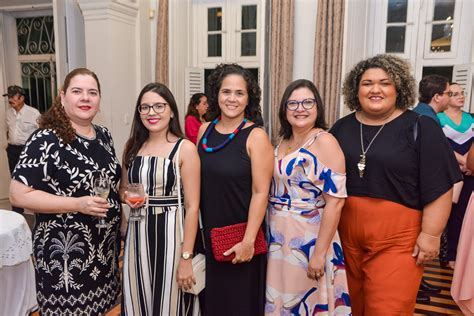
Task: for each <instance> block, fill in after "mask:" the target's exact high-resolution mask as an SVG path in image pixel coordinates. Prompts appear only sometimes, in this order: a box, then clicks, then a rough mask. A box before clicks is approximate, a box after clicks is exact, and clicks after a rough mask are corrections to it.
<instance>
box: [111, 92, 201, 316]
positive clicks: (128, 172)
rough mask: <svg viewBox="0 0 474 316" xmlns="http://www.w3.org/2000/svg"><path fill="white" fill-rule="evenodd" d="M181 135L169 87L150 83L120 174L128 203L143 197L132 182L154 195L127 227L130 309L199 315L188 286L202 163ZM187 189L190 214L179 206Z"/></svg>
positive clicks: (166, 315)
mask: <svg viewBox="0 0 474 316" xmlns="http://www.w3.org/2000/svg"><path fill="white" fill-rule="evenodd" d="M182 134H183V133H182V131H181V126H180V125H179V116H178V107H177V105H176V101H175V99H174V96H173V94H172V93H171V91H170V90H169V89H168V88H167V87H166V86H165V85H163V84H160V83H150V84H148V85H146V86H145V87H144V88H143V89H142V91H141V92H140V94H139V96H138V99H137V104H136V107H135V115H134V118H133V125H132V130H131V132H130V138H129V140H128V141H127V143H126V145H125V150H124V156H123V157H124V158H123V171H122V180H121V181H120V196H121V198H122V201H123V202H125V203H127V204H128V205H129V206H130V207H140V206H142V205H143V203H140V204H137V205H132V204H130V202H128V201H127V184H128V183H141V184H142V185H143V187H144V190H145V193H146V194H147V195H148V203H147V207H146V208H145V212H144V217H143V219H141V220H139V221H130V222H129V226H128V230H127V237H126V241H125V251H124V263H123V304H122V314H124V315H163V316H173V315H198V314H199V303H198V300H197V296H194V295H192V294H189V293H185V292H183V291H182V289H188V288H191V287H192V285H193V283H194V275H193V269H192V258H193V248H194V240H195V237H196V232H197V227H198V213H199V186H200V162H199V156H198V154H197V150H196V146H194V144H192V143H191V142H190V141H188V140H186V139H183V135H182ZM178 151H179V161H176V159H177V158H176V157H177V156H178ZM176 165H178V166H179V167H178V168H180V173H179V174H180V175H181V179H180V180H178V179H177V177H178V170H177V169H176V168H175V167H176ZM178 181H180V182H181V183H182V188H180V187H178ZM182 189H184V206H185V207H184V210H185V214H180V212H179V211H178V210H179V208H178V204H179V201H178V190H182ZM181 203H183V202H181ZM185 215H186V216H185ZM183 217H184V221H183V219H182V218H183ZM183 222H184V225H183ZM181 236H183V240H181Z"/></svg>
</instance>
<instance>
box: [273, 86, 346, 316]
mask: <svg viewBox="0 0 474 316" xmlns="http://www.w3.org/2000/svg"><path fill="white" fill-rule="evenodd" d="M279 117H280V124H281V129H280V136H282V141H281V142H280V145H278V146H277V147H276V148H275V165H274V171H273V180H272V187H271V190H270V200H269V203H270V212H269V226H270V245H269V258H268V270H267V291H266V292H267V293H266V300H267V301H266V306H265V313H266V315H315V314H317V315H349V314H351V308H350V302H349V293H348V287H347V279H346V271H345V266H344V256H343V254H342V247H341V243H340V240H339V235H338V233H337V231H336V228H337V224H338V222H339V217H340V214H341V208H342V206H343V205H344V198H345V197H346V186H345V184H346V175H345V167H344V155H343V154H342V151H341V149H340V148H339V145H338V143H337V141H336V140H335V139H334V137H333V136H332V135H330V134H328V133H327V132H325V131H324V130H323V128H325V125H326V123H325V121H324V108H323V105H322V100H321V97H320V96H319V93H318V91H317V89H316V87H315V86H314V84H313V83H312V82H310V81H308V80H297V81H294V82H293V83H291V84H290V85H289V86H288V87H287V89H286V91H285V93H284V94H283V98H282V101H281V104H280V110H279Z"/></svg>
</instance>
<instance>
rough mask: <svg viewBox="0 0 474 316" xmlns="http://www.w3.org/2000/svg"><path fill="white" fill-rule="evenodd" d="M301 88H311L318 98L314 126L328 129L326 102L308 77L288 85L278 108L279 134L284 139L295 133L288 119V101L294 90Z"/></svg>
mask: <svg viewBox="0 0 474 316" xmlns="http://www.w3.org/2000/svg"><path fill="white" fill-rule="evenodd" d="M300 88H307V89H309V90H310V91H311V92H312V93H313V94H314V98H315V99H316V113H317V116H316V121H315V122H314V127H319V128H322V129H327V123H326V118H325V115H324V104H323V100H322V99H321V95H320V94H319V91H318V89H317V88H316V86H315V85H314V83H312V82H311V81H309V80H306V79H299V80H295V81H293V82H292V83H290V84H289V85H288V87H286V89H285V92H284V93H283V96H282V97H281V101H280V108H279V109H278V117H279V119H280V131H279V132H278V134H279V135H280V136H281V137H283V139H289V138H290V137H291V135H292V134H293V130H292V128H291V124H290V123H289V122H288V119H287V118H286V101H288V98H289V97H290V95H291V94H292V93H293V91H295V90H296V89H300Z"/></svg>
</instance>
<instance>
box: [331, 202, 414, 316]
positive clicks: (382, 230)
mask: <svg viewBox="0 0 474 316" xmlns="http://www.w3.org/2000/svg"><path fill="white" fill-rule="evenodd" d="M421 218H422V212H420V211H417V210H414V209H411V208H408V207H405V206H403V205H401V204H398V203H394V202H390V201H387V200H381V199H375V198H368V197H354V196H350V197H348V198H347V200H346V203H345V205H344V208H343V210H342V215H341V220H340V222H339V235H340V237H341V241H342V247H343V250H344V257H345V262H346V270H347V281H348V285H349V295H350V298H351V305H352V313H353V315H354V316H362V315H367V316H376V315H383V316H390V315H413V313H414V310H415V303H416V294H417V292H418V287H419V285H420V281H421V277H422V276H423V267H422V266H417V265H416V259H415V258H413V256H412V252H413V248H414V246H415V243H416V239H417V238H418V234H419V233H420V230H421Z"/></svg>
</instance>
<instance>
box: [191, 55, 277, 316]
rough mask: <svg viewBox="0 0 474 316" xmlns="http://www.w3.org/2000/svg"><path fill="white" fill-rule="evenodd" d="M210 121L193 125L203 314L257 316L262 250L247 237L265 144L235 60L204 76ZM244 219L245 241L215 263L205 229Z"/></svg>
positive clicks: (253, 230) (263, 197)
mask: <svg viewBox="0 0 474 316" xmlns="http://www.w3.org/2000/svg"><path fill="white" fill-rule="evenodd" d="M208 88H209V92H210V94H209V112H208V113H209V118H210V119H211V120H212V122H210V123H207V124H204V125H203V126H201V129H200V130H199V135H198V138H199V139H200V141H199V143H198V152H199V156H200V158H201V166H202V167H201V179H202V180H201V205H200V207H201V214H202V219H203V224H204V235H205V243H206V289H205V295H204V306H203V307H202V311H203V314H204V315H247V316H252V315H262V314H263V312H264V304H265V271H266V262H267V258H266V255H254V250H255V249H254V242H255V238H256V235H257V232H258V230H259V229H260V228H261V227H262V226H263V218H264V216H265V210H266V207H267V201H268V192H269V187H270V182H271V177H272V171H273V164H272V163H273V156H272V152H273V151H272V146H271V144H270V141H269V139H268V136H267V134H266V133H265V131H264V130H263V129H261V128H259V127H260V126H261V125H262V118H261V110H260V88H259V87H258V85H257V82H256V80H255V78H254V77H253V75H252V74H251V73H250V72H248V71H247V70H245V69H244V68H242V67H241V66H239V65H236V64H221V65H218V66H217V67H216V69H215V70H214V72H213V73H212V74H211V75H210V76H209V87H208ZM242 222H246V223H247V228H246V231H245V235H244V238H243V240H242V241H241V242H239V243H237V244H236V245H235V246H233V247H232V248H231V249H229V250H227V251H226V252H225V253H224V255H231V254H235V258H234V259H233V260H232V262H217V261H216V260H215V258H214V255H213V253H212V250H211V240H210V231H211V229H212V228H215V227H223V226H227V225H232V224H237V223H242Z"/></svg>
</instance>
